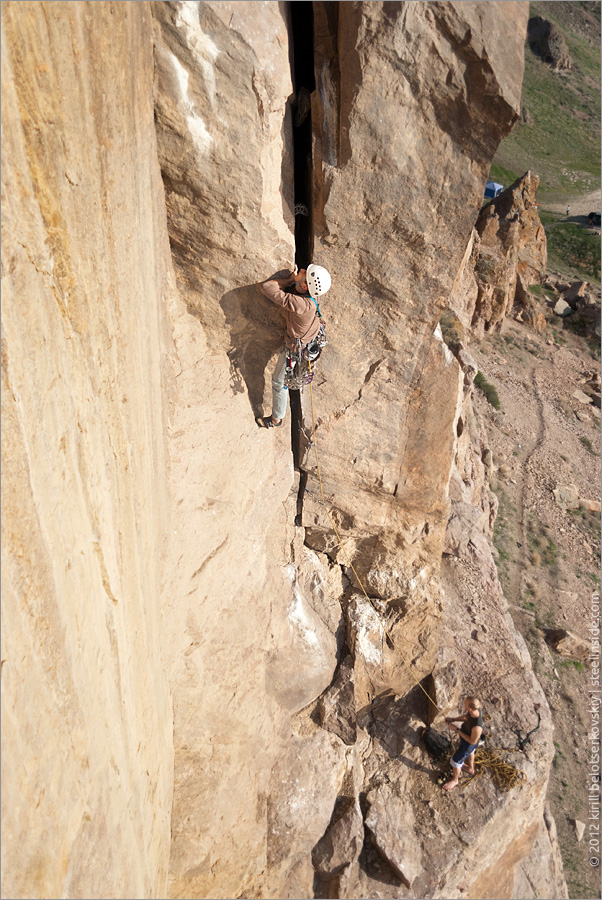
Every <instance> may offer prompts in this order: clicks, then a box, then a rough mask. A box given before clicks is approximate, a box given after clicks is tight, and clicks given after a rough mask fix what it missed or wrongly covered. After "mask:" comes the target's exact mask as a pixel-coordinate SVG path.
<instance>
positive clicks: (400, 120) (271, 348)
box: [2, 0, 550, 897]
mask: <svg viewBox="0 0 602 900" xmlns="http://www.w3.org/2000/svg"><path fill="white" fill-rule="evenodd" d="M17 10H18V11H17ZM313 12H314V24H315V73H316V84H317V89H316V91H315V93H314V95H313V97H312V116H313V127H314V197H315V201H316V202H315V209H314V221H315V224H316V238H315V241H316V243H315V253H314V259H315V261H316V262H318V263H321V264H324V265H326V266H327V267H328V268H329V269H330V270H331V272H332V275H333V288H332V290H331V291H330V293H329V294H327V295H326V297H325V298H324V303H323V304H322V305H323V312H324V314H325V317H326V322H327V334H328V340H329V345H328V347H327V348H326V352H325V353H324V355H323V358H322V359H321V360H320V364H319V369H318V373H317V376H316V378H315V380H314V391H313V393H314V403H315V413H316V438H317V444H318V448H319V453H320V460H321V467H322V478H323V485H324V490H325V496H326V500H327V504H328V505H329V508H330V509H331V510H332V515H333V518H334V520H335V521H336V524H337V526H338V528H339V529H340V532H341V536H342V538H343V542H344V544H345V554H344V553H342V552H341V549H340V548H339V547H338V546H337V543H336V541H335V540H334V538H333V535H332V532H331V529H330V525H329V522H328V520H327V519H326V517H325V514H324V508H323V506H322V504H321V503H320V502H319V497H320V494H319V488H318V483H317V478H316V475H317V471H316V469H315V466H314V457H313V456H312V451H313V448H312V447H311V446H310V445H309V443H306V445H305V447H304V457H303V460H302V466H303V468H304V469H305V471H306V472H307V473H308V482H307V488H308V491H307V492H305V493H303V492H301V493H300V498H301V499H302V500H303V501H304V502H303V509H302V513H301V519H300V521H301V523H302V524H301V525H295V515H296V514H297V510H298V505H297V490H296V488H297V485H296V483H295V477H296V476H295V474H294V472H293V460H292V454H291V449H290V448H291V442H290V433H289V431H288V425H287V426H285V427H284V428H282V429H279V430H272V431H269V432H268V431H259V430H258V429H257V427H256V425H255V422H254V415H255V414H256V413H257V412H259V411H260V410H261V409H262V408H263V409H265V411H266V412H267V411H269V402H270V400H269V395H270V377H269V376H270V370H271V366H272V364H273V359H274V355H275V353H276V352H277V351H278V349H279V347H280V346H281V342H282V320H281V318H280V317H279V315H278V314H277V311H276V310H275V309H274V308H273V307H271V306H270V305H269V303H268V301H267V300H266V299H265V298H264V297H263V296H262V295H261V293H260V292H259V290H258V288H257V282H258V281H260V280H263V279H264V278H266V277H267V276H269V275H270V274H271V273H272V272H274V271H275V270H278V269H281V268H282V267H284V266H288V265H290V263H291V262H292V259H293V255H294V249H295V248H294V240H293V228H294V209H293V202H294V198H293V168H292V159H293V145H292V133H293V125H292V112H291V111H292V108H293V105H292V91H293V87H292V82H291V68H290V57H291V55H292V56H294V48H293V45H292V44H293V37H294V35H293V34H292V27H291V22H290V21H289V20H288V16H289V13H290V11H289V10H288V9H287V7H286V5H284V4H276V3H250V2H237V3H229V2H211V0H210V2H205V3H191V2H187V3H181V2H173V3H163V2H154V3H150V4H147V3H137V4H111V3H102V2H101V3H94V4H83V3H82V4H80V3H77V4H69V3H60V2H59V3H52V4H48V3H31V4H27V5H25V6H24V5H20V6H19V7H17V5H16V4H14V5H12V4H7V5H6V11H5V12H4V14H3V21H2V29H3V30H2V40H3V54H2V66H3V81H2V96H3V109H2V116H3V125H4V126H5V127H3V136H2V141H3V150H4V160H3V197H4V201H5V223H4V225H5V232H4V234H3V266H4V268H3V290H4V292H5V293H4V304H3V319H2V328H3V332H2V337H3V358H2V359H3V369H2V372H3V388H2V390H3V393H2V402H3V410H5V416H4V420H3V458H4V464H5V467H6V469H5V486H6V487H5V491H4V495H3V516H4V520H3V528H4V537H3V562H4V563H5V565H4V566H3V576H2V577H3V589H4V591H5V605H4V610H3V617H4V619H3V621H4V624H5V628H4V629H3V651H2V659H3V667H2V691H3V716H4V717H5V728H3V736H2V739H3V746H4V754H3V765H4V766H5V767H6V769H5V770H3V781H4V788H5V790H4V794H3V804H4V806H3V825H4V828H3V850H4V864H5V873H6V872H8V873H9V874H8V875H6V874H5V888H8V889H9V890H10V892H11V895H13V896H23V897H25V896H42V895H54V896H68V895H75V896H116V897H125V896H147V895H148V896H154V895H164V894H165V893H166V892H167V894H168V895H169V896H173V897H202V896H212V897H234V896H246V897H259V896H263V897H289V896H290V897H310V896H341V897H345V896H346V897H359V896H372V895H374V893H375V891H376V890H378V891H379V892H380V895H381V896H387V897H410V896H433V897H436V896H440V897H443V896H447V897H453V896H460V895H463V896H484V897H485V896H494V895H495V892H496V891H497V890H498V887H499V883H500V877H499V874H500V872H502V871H503V872H504V873H506V875H507V878H506V879H505V881H504V885H503V888H504V890H505V891H506V893H505V896H510V895H511V894H512V892H513V890H514V887H513V885H514V866H515V864H516V863H517V862H519V861H520V860H521V858H523V857H526V856H527V855H528V853H529V850H530V847H531V844H532V843H533V841H535V840H536V839H537V841H539V843H538V845H537V846H543V844H545V840H544V838H545V834H544V835H543V836H542V832H541V823H542V807H543V795H544V793H545V785H546V778H547V770H548V768H549V763H550V740H549V738H550V725H549V719H545V721H544V727H543V728H542V743H541V747H539V748H538V749H537V752H536V753H535V755H534V756H533V759H532V760H530V761H529V764H528V766H527V768H528V776H529V785H528V786H527V787H525V788H524V789H523V790H522V791H521V792H520V793H517V794H513V795H509V796H507V797H505V798H504V801H503V802H502V803H500V802H499V799H498V797H497V795H496V793H495V790H494V788H493V786H492V785H491V784H490V783H489V784H488V786H487V787H486V788H484V789H483V794H482V799H483V802H482V804H481V806H480V807H479V811H478V813H477V814H475V819H474V822H473V824H472V825H471V826H470V828H468V829H467V828H466V825H465V817H466V815H467V814H468V813H467V812H466V805H465V804H466V801H458V802H459V803H460V806H461V809H460V811H459V814H458V815H456V814H454V815H449V814H443V816H442V817H441V818H437V816H438V813H437V812H433V809H435V806H436V802H437V800H438V797H439V794H438V788H437V787H436V786H435V785H434V784H432V780H431V778H430V777H429V775H428V773H427V774H425V772H424V770H423V768H422V764H421V759H422V755H423V751H422V749H421V747H420V744H419V740H418V732H419V728H420V726H421V724H422V722H424V721H427V720H431V719H432V718H433V711H432V710H431V709H429V708H428V705H427V706H424V705H423V703H428V701H425V700H424V698H423V695H422V694H421V692H420V689H419V688H418V687H417V686H416V681H417V680H418V679H422V678H424V676H426V675H429V674H432V676H433V679H432V680H433V684H434V686H435V689H438V688H437V685H442V684H443V682H444V681H445V678H444V676H443V675H442V674H441V673H442V672H444V673H448V674H449V673H450V672H452V673H453V672H455V675H456V677H455V679H454V678H452V680H451V688H450V690H449V691H448V693H447V694H446V700H445V703H447V704H448V705H453V703H455V702H457V699H458V696H459V692H466V691H468V690H483V691H485V692H486V693H487V695H492V691H495V690H498V688H497V686H495V685H494V683H493V682H492V679H491V678H489V676H487V677H485V675H483V676H481V675H479V678H478V679H477V678H476V677H475V676H474V672H475V671H476V670H477V669H478V667H479V665H481V664H482V661H483V660H482V656H483V654H484V655H485V656H486V651H489V652H490V653H493V654H494V656H495V659H496V663H497V664H498V668H497V670H496V675H497V674H499V673H500V672H502V673H503V674H504V673H506V674H504V678H505V680H503V683H502V690H503V691H504V692H506V693H507V694H509V695H510V696H513V695H514V694H516V696H518V695H520V693H521V691H523V690H525V689H528V690H531V689H533V690H536V686H534V685H533V682H532V672H531V670H530V664H529V659H528V655H527V654H526V651H525V649H524V647H523V646H522V645H521V644H520V641H519V642H515V636H514V633H513V629H512V628H511V623H510V622H509V620H508V618H507V615H506V613H505V609H504V603H503V598H502V597H501V592H500V591H499V585H498V584H497V580H496V578H495V568H494V566H493V563H492V561H491V559H490V557H487V556H486V553H487V549H486V548H487V544H486V533H487V529H488V527H489V524H490V521H491V519H492V517H493V516H494V514H495V510H494V508H493V506H492V504H491V497H490V495H489V493H488V491H487V485H486V473H485V470H484V463H483V451H484V449H485V448H483V447H481V445H480V444H479V434H478V426H477V425H475V423H474V422H473V421H472V420H471V418H470V390H471V387H470V385H471V373H472V369H471V365H470V359H469V355H468V351H467V348H466V347H463V348H459V349H458V348H457V347H454V348H452V349H453V351H454V352H452V351H451V350H450V348H449V347H448V346H447V344H446V343H445V342H444V339H443V338H444V334H442V332H441V330H440V329H438V328H437V327H436V326H437V323H438V322H439V319H440V316H441V311H442V309H443V308H444V307H445V305H446V304H447V302H448V298H449V297H450V295H451V294H452V292H453V287H454V283H456V282H457V279H458V277H459V273H460V271H461V268H462V263H463V260H466V259H467V258H468V257H469V256H470V251H467V246H468V244H469V240H470V237H471V233H472V227H473V224H474V222H475V219H476V216H477V213H478V210H479V206H480V200H481V197H482V191H483V184H484V181H485V178H486V174H487V169H488V166H489V163H490V160H491V158H492V156H493V154H494V152H495V149H496V147H497V143H498V142H499V140H500V138H501V137H502V136H503V135H504V134H505V133H507V131H508V130H509V128H510V127H511V125H512V123H513V122H514V121H515V119H516V118H517V116H518V113H519V109H520V85H521V78H522V44H523V37H524V32H525V28H526V22H527V4H526V3H506V2H505V3H497V2H486V3H479V2H475V3H453V2H446V3H439V2H432V3H423V4H417V3H380V2H371V3H347V4H329V3H320V2H316V3H314V4H313ZM153 101H154V109H153ZM460 350H463V351H466V352H465V353H464V355H463V354H462V352H460ZM302 399H303V414H304V423H303V424H304V431H305V435H306V437H307V436H309V435H310V434H311V415H310V410H309V407H308V400H309V397H308V394H307V391H305V392H304V394H303V398H302ZM287 423H288V419H287ZM291 489H292V490H291ZM450 498H451V500H453V501H454V503H456V504H459V503H464V504H465V505H466V506H468V507H471V508H472V509H474V510H476V511H477V512H476V519H478V521H476V520H475V523H474V526H475V527H474V529H473V534H474V537H475V541H476V543H477V544H478V545H479V547H480V550H481V552H482V554H483V556H482V559H481V563H482V560H483V559H484V560H485V563H483V564H482V565H481V568H482V569H483V571H484V572H485V574H486V577H487V579H488V589H489V590H490V592H491V596H492V598H493V600H492V604H493V605H492V610H493V612H492V613H491V615H492V617H493V619H494V620H495V623H496V627H495V629H492V635H493V637H492V636H491V635H490V637H489V638H486V639H485V641H484V643H480V644H478V645H477V646H478V650H479V652H477V651H476V650H475V649H474V647H473V645H472V644H471V643H470V639H469V637H468V635H470V632H471V627H472V625H471V619H470V615H471V614H470V613H468V611H467V600H466V596H464V594H463V591H464V588H463V583H462V582H461V581H460V582H455V581H454V579H453V578H452V576H451V574H450V573H449V572H444V573H443V580H442V576H441V572H440V567H441V556H442V552H443V549H444V541H445V540H448V541H449V540H450V539H451V538H453V534H452V531H451V530H450V529H449V528H448V529H447V538H446V526H447V523H448V519H449V517H450ZM457 509H460V507H457V506H456V507H454V510H457ZM452 512H453V510H452ZM452 518H453V516H452ZM297 521H299V520H297ZM450 535H451V538H450ZM453 546H454V547H456V550H457V558H458V559H459V560H460V563H461V564H462V565H466V576H465V583H466V584H469V582H470V585H471V590H472V589H473V588H474V589H475V590H477V589H478V588H477V587H475V585H476V581H475V582H474V584H473V582H472V581H470V579H472V578H473V576H474V578H475V579H476V574H475V573H474V572H473V570H472V569H471V566H473V568H474V565H473V563H474V560H472V561H471V559H470V558H469V552H470V551H469V548H468V542H464V543H462V536H459V537H458V538H457V546H456V545H453ZM349 559H350V560H351V561H352V562H353V566H354V568H355V569H356V572H357V573H358V575H359V576H360V578H361V580H362V583H363V584H364V586H365V588H366V590H367V593H368V594H369V597H370V602H369V601H368V600H367V599H366V597H365V596H364V595H363V593H362V592H361V590H360V589H359V586H358V583H357V580H356V577H355V576H354V575H353V573H352V572H351V570H350V567H349V565H348V560H349ZM442 586H443V587H442ZM384 621H386V622H387V629H388V631H389V634H390V635H391V637H392V638H393V642H392V646H391V645H389V644H388V642H387V641H386V640H385V635H384V631H383V622H384ZM456 632H457V636H455V633H456ZM483 633H485V632H483ZM500 636H502V639H501V640H500ZM490 640H492V641H495V642H496V644H495V648H493V647H492V646H490V645H488V644H487V641H490ZM481 651H482V652H481ZM494 651H495V652H494ZM479 654H481V655H479ZM504 667H505V668H504ZM506 670H507V672H506ZM448 687H449V684H448ZM441 689H442V690H443V688H441ZM454 692H455V693H454ZM439 699H440V701H441V702H440V705H443V703H444V700H443V699H441V697H440V698H439ZM438 702H439V701H438ZM503 712H504V714H505V715H506V719H504V720H503V721H506V720H507V722H511V723H512V724H513V725H516V726H517V727H519V726H520V725H522V723H523V720H522V719H521V717H520V711H519V710H518V709H517V707H516V704H515V702H514V701H513V700H511V699H510V700H508V706H507V708H505V709H504V710H503ZM502 737H504V735H502ZM7 788H8V791H7ZM172 788H173V805H172ZM427 794H428V797H427V796H426V795H427ZM428 804H430V806H429V805H428ZM462 804H464V805H462ZM427 809H428V810H429V811H428V812H426V810H427ZM170 828H171V835H170ZM434 832H436V833H437V842H436V844H435V845H434V844H433V833H434ZM519 832H520V834H519ZM400 835H401V836H402V838H400ZM546 846H547V845H546ZM467 847H469V848H470V852H467V849H466V848H467ZM168 856H169V862H168ZM360 856H361V860H362V862H361V864H360V862H359V859H360ZM477 861H478V863H479V866H480V868H479V869H478V873H477V874H475V871H474V870H475V865H476V864H477ZM525 871H526V870H525ZM525 877H526V876H525ZM6 879H8V880H6ZM519 881H520V879H518V880H516V883H517V884H518V883H519ZM467 891H468V893H467ZM500 896H501V894H500Z"/></svg>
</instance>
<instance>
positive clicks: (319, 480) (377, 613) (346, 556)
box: [309, 362, 443, 715]
mask: <svg viewBox="0 0 602 900" xmlns="http://www.w3.org/2000/svg"><path fill="white" fill-rule="evenodd" d="M309 372H310V375H311V374H312V368H311V362H310V363H309ZM309 397H310V402H311V427H312V438H313V444H314V453H315V456H316V469H317V472H318V482H319V484H320V496H321V497H322V505H323V507H324V512H325V513H326V515H327V516H328V520H329V522H330V524H331V525H332V530H333V531H334V533H335V535H336V538H337V541H338V544H339V547H340V548H341V550H342V551H343V553H344V555H345V559H346V560H347V563H348V565H349V568H350V569H351V571H352V572H353V574H354V575H355V578H356V580H357V583H358V584H359V586H360V588H361V590H362V593H363V594H364V597H365V598H366V600H367V601H368V603H369V604H370V606H371V607H372V608H373V610H374V611H375V613H376V615H377V616H378V617H379V619H380V620H381V622H382V625H383V631H384V633H385V635H386V636H387V638H388V640H389V643H390V645H391V648H392V649H395V642H394V640H393V638H392V637H391V635H390V633H389V631H388V629H387V626H386V623H385V620H384V618H383V615H382V613H381V612H380V610H379V609H378V608H377V607H376V605H375V603H374V601H373V600H372V599H371V598H370V597H369V596H368V594H367V593H366V589H365V588H364V585H363V584H362V580H361V578H360V577H359V575H358V574H357V572H356V571H355V568H354V566H353V563H352V562H351V560H350V559H349V554H348V553H347V551H346V549H345V547H344V545H343V542H342V540H341V536H340V534H339V531H338V529H337V526H336V524H335V522H334V521H333V518H332V516H331V515H330V513H329V511H328V507H327V506H326V499H325V497H324V487H323V485H322V473H321V472H320V461H319V459H318V443H317V441H316V420H315V415H314V392H313V389H312V383H311V381H310V382H309ZM400 662H401V664H402V666H405V667H406V668H407V670H408V672H409V673H410V677H411V678H412V680H413V682H414V684H416V685H418V687H419V688H420V690H421V691H422V693H423V694H424V695H425V696H426V697H428V699H429V700H430V702H431V703H432V704H433V706H434V707H435V709H437V710H438V711H439V712H440V713H441V714H442V715H443V710H442V709H440V708H439V707H438V706H437V704H436V703H435V701H434V700H433V698H432V697H431V696H430V694H429V693H428V691H426V690H425V689H424V688H423V686H422V685H421V684H420V682H419V681H417V680H416V678H415V677H414V675H413V673H412V670H411V668H410V665H409V663H406V662H404V660H403V659H401V658H400Z"/></svg>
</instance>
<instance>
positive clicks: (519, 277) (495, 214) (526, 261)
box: [449, 172, 547, 337]
mask: <svg viewBox="0 0 602 900" xmlns="http://www.w3.org/2000/svg"><path fill="white" fill-rule="evenodd" d="M538 184H539V177H538V176H537V175H532V174H531V172H526V173H525V175H523V176H522V178H519V179H518V180H517V181H516V182H515V183H514V184H513V185H511V186H510V187H509V188H506V190H505V191H502V193H501V194H499V195H498V196H497V197H496V198H495V200H492V202H491V203H489V204H488V205H487V206H485V207H484V208H483V210H482V211H481V213H480V215H479V217H478V219H477V223H476V227H475V231H474V233H473V237H472V243H470V244H469V245H468V248H467V251H466V255H465V258H464V260H463V264H462V266H461V268H460V271H459V273H458V276H457V278H456V283H455V285H454V290H453V292H452V295H451V298H450V303H449V305H450V307H451V308H452V309H453V310H454V311H455V312H456V314H457V315H458V316H459V318H460V320H461V322H462V324H463V325H464V326H465V327H466V328H468V329H469V330H470V332H471V333H472V334H473V335H474V336H476V337H482V335H483V333H484V332H485V331H495V330H497V329H499V328H501V325H502V322H503V321H504V317H505V316H507V315H510V314H514V315H515V316H516V317H517V318H519V320H520V321H524V322H525V323H528V324H530V325H531V327H532V328H534V330H535V331H538V332H541V331H543V330H544V329H545V326H546V323H545V317H544V315H543V313H542V311H541V309H540V307H539V304H538V302H537V299H536V298H535V297H534V296H533V294H531V293H530V292H529V285H531V284H539V283H540V282H541V281H543V280H544V278H545V269H546V259H547V249H546V247H547V244H546V235H545V231H544V228H543V225H542V224H541V222H540V220H539V215H538V213H537V206H536V204H535V195H536V191H537V186H538Z"/></svg>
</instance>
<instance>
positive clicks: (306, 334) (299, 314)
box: [255, 263, 331, 428]
mask: <svg viewBox="0 0 602 900" xmlns="http://www.w3.org/2000/svg"><path fill="white" fill-rule="evenodd" d="M330 285H331V278H330V274H329V273H328V272H327V270H326V269H325V268H323V267H322V266H316V265H314V264H313V263H312V264H311V265H310V266H308V267H307V269H301V270H300V271H299V272H297V267H296V266H295V268H294V270H293V271H292V272H291V273H290V274H289V275H287V276H286V277H285V278H271V279H269V280H268V281H264V282H263V284H262V285H261V290H262V291H263V293H264V294H265V296H266V297H267V298H268V299H269V300H271V301H272V303H275V304H276V306H280V307H281V308H282V309H283V310H284V314H285V317H286V338H285V346H284V348H283V350H282V352H281V353H280V355H279V357H278V361H277V363H276V366H275V368H274V372H273V374H272V414H271V416H257V417H256V419H255V421H256V422H257V424H258V425H259V427H260V428H275V427H278V426H279V425H282V420H283V418H284V416H285V413H286V405H287V397H288V390H287V388H286V387H285V384H284V382H285V373H286V370H287V360H290V356H291V353H293V352H298V351H302V350H303V349H305V348H307V347H308V345H310V344H312V342H314V341H316V339H317V338H318V337H319V335H320V333H321V332H323V329H322V325H321V322H320V319H321V313H320V308H319V306H318V303H317V301H316V299H315V298H316V297H320V296H321V295H322V294H325V293H326V291H327V290H328V289H329V288H330Z"/></svg>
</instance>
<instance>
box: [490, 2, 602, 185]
mask: <svg viewBox="0 0 602 900" xmlns="http://www.w3.org/2000/svg"><path fill="white" fill-rule="evenodd" d="M566 6H573V7H578V6H579V4H561V3H554V4H552V3H531V4H530V7H529V13H530V15H531V16H536V15H541V16H542V17H543V18H544V19H548V20H549V21H551V22H554V23H555V24H557V25H558V26H559V28H560V29H561V30H562V32H563V34H564V37H565V40H566V43H567V47H568V50H569V53H570V55H571V59H572V61H573V68H572V69H571V70H570V71H568V72H554V71H553V70H552V68H551V67H550V66H549V65H548V64H547V63H544V62H543V61H542V60H541V59H539V57H537V56H536V55H535V54H534V53H533V52H532V51H531V50H530V49H529V46H528V44H525V74H524V80H523V90H522V103H523V105H524V106H525V107H526V109H527V110H528V112H529V113H530V114H531V116H532V117H533V124H532V125H527V124H524V123H522V122H521V123H519V124H517V125H516V126H515V128H514V131H513V132H512V133H511V134H510V135H508V137H507V138H505V139H504V140H503V141H502V143H501V144H500V147H499V150H498V153H497V155H496V157H495V159H494V163H493V165H492V167H491V171H490V177H491V178H492V179H493V180H494V181H499V182H501V183H502V184H503V185H504V186H505V187H508V186H509V185H510V184H511V183H512V181H514V180H515V178H516V176H517V175H522V174H523V173H524V172H526V171H527V169H531V170H532V171H534V172H536V173H537V174H538V175H539V176H540V178H541V182H540V191H539V197H540V199H541V200H545V199H549V200H560V199H564V198H566V197H567V196H571V195H575V194H578V193H586V192H589V191H593V190H595V189H596V188H597V187H598V186H599V184H600V48H599V39H598V40H596V35H594V34H591V38H592V40H591V42H590V41H588V40H587V39H586V38H585V37H584V36H581V35H579V34H577V33H576V32H577V30H581V31H582V32H583V30H584V28H585V25H584V27H583V28H582V29H578V28H577V27H576V19H578V18H579V13H580V12H581V11H580V10H579V9H573V10H570V9H569V10H568V11H567V10H566V9H565V7H566ZM571 14H572V17H573V21H570V15H571ZM585 15H586V14H585V13H583V16H585ZM583 23H585V18H584V19H583Z"/></svg>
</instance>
